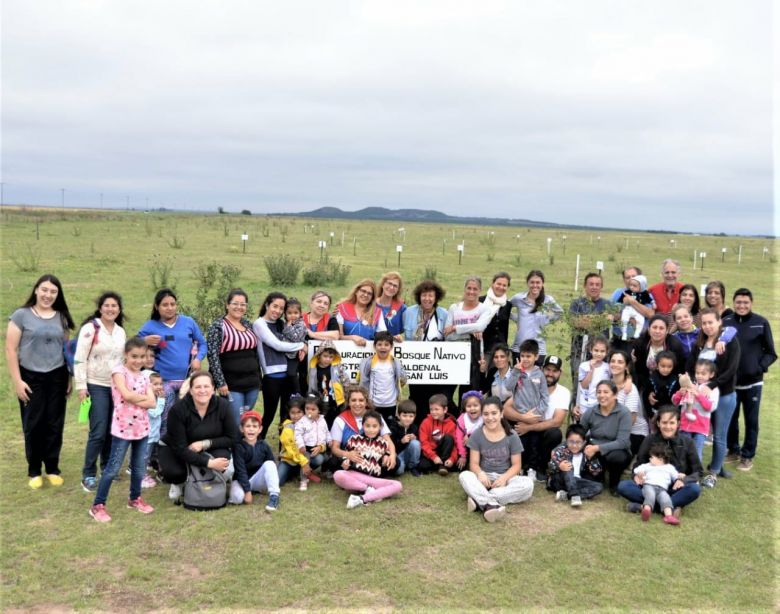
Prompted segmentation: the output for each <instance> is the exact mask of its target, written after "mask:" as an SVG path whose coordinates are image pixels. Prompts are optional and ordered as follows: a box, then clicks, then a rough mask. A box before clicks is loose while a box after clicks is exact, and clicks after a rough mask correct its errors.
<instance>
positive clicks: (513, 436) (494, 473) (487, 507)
mask: <svg viewBox="0 0 780 614" xmlns="http://www.w3.org/2000/svg"><path fill="white" fill-rule="evenodd" d="M482 421H483V423H484V424H483V426H482V428H479V429H477V430H475V431H474V432H473V433H472V434H471V437H469V441H468V444H467V445H468V447H469V469H468V471H463V472H462V473H461V474H460V476H459V479H460V485H461V486H462V487H463V490H465V491H466V497H467V499H466V503H467V509H468V510H469V511H470V512H475V511H480V512H482V515H483V517H484V518H485V520H486V521H488V522H495V521H496V520H499V519H501V518H503V517H504V515H505V514H506V507H505V506H507V505H509V504H510V503H522V502H523V501H527V500H528V499H530V498H531V495H533V492H534V482H533V480H532V479H531V478H529V477H521V476H520V469H521V454H522V452H523V444H522V443H521V442H520V438H519V437H518V436H517V433H515V432H513V431H512V428H511V427H510V426H509V423H508V422H507V421H506V420H504V418H503V414H502V411H501V401H500V399H498V398H497V397H488V398H487V399H485V403H484V404H483V406H482Z"/></svg>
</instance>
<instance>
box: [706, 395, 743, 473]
mask: <svg viewBox="0 0 780 614" xmlns="http://www.w3.org/2000/svg"><path fill="white" fill-rule="evenodd" d="M736 408H737V393H736V392H730V393H729V394H727V395H725V396H722V397H720V399H719V400H718V409H716V410H715V411H714V412H712V432H713V433H714V435H715V436H714V438H713V439H714V441H713V444H712V459H711V460H710V467H709V469H710V471H711V472H712V473H714V474H715V475H717V474H718V473H720V470H721V469H722V468H723V461H724V460H725V458H726V438H727V435H728V432H729V426H730V425H731V417H732V416H733V415H734V410H735V409H736Z"/></svg>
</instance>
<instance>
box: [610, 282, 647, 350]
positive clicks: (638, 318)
mask: <svg viewBox="0 0 780 614" xmlns="http://www.w3.org/2000/svg"><path fill="white" fill-rule="evenodd" d="M626 294H627V295H628V296H631V297H633V298H635V299H636V300H637V302H638V303H639V304H640V305H652V304H653V298H652V297H651V296H650V293H649V292H648V291H647V277H645V276H644V275H637V276H635V277H632V278H631V279H630V280H629V281H628V290H626V291H625V292H624V293H623V294H621V295H620V298H619V299H618V300H617V302H618V303H622V302H623V298H624V297H625V296H626ZM631 320H633V321H634V335H633V337H634V339H639V336H640V335H641V334H642V330H643V329H644V328H645V316H643V315H642V314H641V313H639V312H638V311H637V310H636V309H635V308H634V307H632V306H631V305H626V306H624V307H623V310H622V311H621V312H620V323H621V326H620V330H621V332H622V333H623V335H622V336H621V339H622V340H623V341H627V340H628V328H629V325H630V323H631Z"/></svg>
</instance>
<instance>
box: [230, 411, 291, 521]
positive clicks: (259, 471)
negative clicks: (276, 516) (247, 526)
mask: <svg viewBox="0 0 780 614" xmlns="http://www.w3.org/2000/svg"><path fill="white" fill-rule="evenodd" d="M262 430H263V417H262V416H261V415H260V414H258V413H257V412H256V411H254V410H251V409H250V410H249V411H246V412H244V413H243V414H241V433H242V434H243V435H244V438H243V439H242V440H241V441H239V442H238V443H237V444H235V445H234V446H233V465H234V466H235V473H234V475H233V481H232V482H231V483H230V498H229V499H228V503H232V504H233V505H241V504H242V503H246V504H250V503H252V493H253V492H264V491H267V492H268V503H267V504H266V506H265V511H267V512H275V511H276V510H278V509H279V473H278V472H277V469H276V463H275V462H274V453H273V452H271V447H270V446H269V445H268V444H267V443H266V442H265V440H263V439H258V437H259V436H260V432H261V431H262Z"/></svg>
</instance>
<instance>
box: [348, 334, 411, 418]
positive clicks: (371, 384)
mask: <svg viewBox="0 0 780 614" xmlns="http://www.w3.org/2000/svg"><path fill="white" fill-rule="evenodd" d="M392 352H393V335H391V334H390V333H388V332H387V331H380V332H378V333H376V334H375V335H374V355H373V356H367V357H366V358H364V359H363V360H362V361H361V362H360V367H359V368H358V371H359V376H358V383H359V384H360V385H361V386H363V387H364V388H366V389H367V390H368V399H369V400H370V401H371V403H372V404H373V405H374V409H375V410H376V411H378V412H379V413H380V414H381V415H382V417H383V418H384V419H385V420H389V419H390V418H391V417H392V416H394V415H395V409H396V404H397V403H398V398H399V396H400V393H401V388H402V387H403V386H405V385H406V372H405V371H404V367H403V365H402V364H401V361H400V360H397V359H396V358H394V357H393V355H392Z"/></svg>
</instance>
